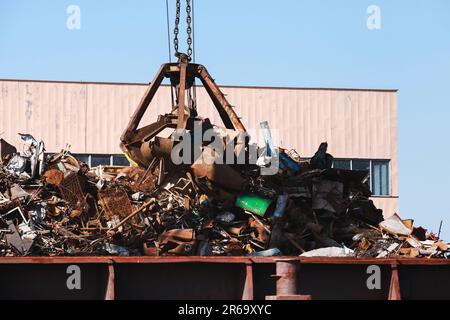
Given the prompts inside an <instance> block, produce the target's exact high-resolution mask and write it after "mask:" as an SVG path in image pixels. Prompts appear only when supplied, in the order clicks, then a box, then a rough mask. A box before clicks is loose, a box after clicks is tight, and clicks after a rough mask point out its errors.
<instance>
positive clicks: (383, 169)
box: [372, 161, 389, 196]
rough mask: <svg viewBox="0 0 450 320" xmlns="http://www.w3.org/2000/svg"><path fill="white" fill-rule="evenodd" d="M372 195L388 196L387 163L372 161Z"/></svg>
mask: <svg viewBox="0 0 450 320" xmlns="http://www.w3.org/2000/svg"><path fill="white" fill-rule="evenodd" d="M372 193H373V194H374V195H376V196H387V195H389V161H372Z"/></svg>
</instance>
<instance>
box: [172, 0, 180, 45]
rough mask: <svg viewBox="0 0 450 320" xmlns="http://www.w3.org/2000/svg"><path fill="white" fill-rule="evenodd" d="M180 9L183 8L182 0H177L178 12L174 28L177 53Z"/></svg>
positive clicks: (174, 42) (174, 43)
mask: <svg viewBox="0 0 450 320" xmlns="http://www.w3.org/2000/svg"><path fill="white" fill-rule="evenodd" d="M180 9H181V0H177V13H176V18H175V28H174V29H173V33H174V38H173V46H174V48H175V53H177V52H178V33H179V29H178V25H179V24H180Z"/></svg>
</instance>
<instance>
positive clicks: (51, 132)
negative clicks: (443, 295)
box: [0, 79, 399, 216]
mask: <svg viewBox="0 0 450 320" xmlns="http://www.w3.org/2000/svg"><path fill="white" fill-rule="evenodd" d="M146 87H147V84H140V83H139V84H138V83H98V82H97V83H94V82H69V81H41V80H8V79H6V80H0V114H1V115H2V117H1V118H0V138H2V139H4V140H6V141H8V142H9V143H11V144H13V145H15V146H21V145H22V146H23V141H21V140H20V137H19V136H18V134H17V133H19V132H20V133H29V134H32V135H33V136H34V137H35V138H37V139H42V140H43V141H44V142H45V144H46V145H45V147H46V151H47V152H48V153H53V152H58V151H60V150H61V149H63V148H66V146H67V144H69V145H70V151H71V152H72V153H74V154H76V156H77V157H78V158H79V159H80V160H82V161H84V162H86V163H88V164H89V165H91V166H96V165H100V164H104V165H123V164H127V163H128V162H127V160H126V158H125V157H124V156H123V154H122V151H121V149H120V147H119V142H120V139H119V138H120V135H121V133H122V131H123V129H124V128H125V126H126V125H127V122H128V120H129V117H130V115H131V114H132V113H133V111H134V110H135V108H136V106H137V105H138V103H139V101H140V99H141V97H142V95H143V94H144V92H145V90H146ZM221 90H222V91H223V92H224V93H225V94H226V96H227V100H228V101H229V102H230V103H231V104H232V105H233V106H235V111H236V113H237V114H238V115H239V116H240V117H241V121H242V122H243V124H244V125H245V126H246V128H247V129H248V130H249V132H250V133H251V134H252V133H253V134H252V138H254V139H255V140H254V141H257V142H261V141H262V136H261V134H260V133H259V131H258V128H259V123H260V122H261V121H264V120H267V121H268V122H269V124H270V127H271V130H272V132H273V133H274V138H275V142H277V145H279V146H281V147H284V148H286V149H295V150H296V151H297V152H298V153H299V154H300V156H301V157H302V158H309V157H311V156H312V155H313V154H314V153H315V151H316V150H317V148H318V146H319V144H320V143H321V142H324V141H327V142H328V145H329V148H328V152H329V153H331V154H332V155H333V156H334V157H335V160H334V167H338V168H344V169H355V170H358V169H361V170H362V169H364V170H369V171H370V180H371V182H370V183H371V188H372V193H373V195H374V196H373V201H374V202H375V205H376V206H377V207H379V208H381V209H383V212H384V215H385V216H389V215H392V214H393V213H395V212H397V213H398V212H399V208H398V197H399V191H398V158H397V153H398V152H397V90H375V89H333V88H284V87H249V86H245V87H244V86H221ZM170 94H171V93H170V86H163V87H161V88H160V90H159V91H158V92H157V94H156V96H155V99H154V100H153V101H152V104H151V105H150V108H149V111H148V112H147V113H148V114H146V118H144V121H145V122H146V123H150V122H151V121H154V120H155V119H156V116H157V115H158V114H164V113H166V112H168V110H170V107H171V106H170V101H171V99H170ZM197 103H198V110H199V114H201V115H202V116H204V117H209V118H210V119H211V122H212V123H215V124H221V122H220V117H219V115H218V113H217V111H216V110H215V109H214V107H213V106H212V103H211V101H210V99H209V97H208V96H207V94H206V92H205V91H204V90H203V88H202V87H198V88H197ZM23 147H24V148H25V146H23Z"/></svg>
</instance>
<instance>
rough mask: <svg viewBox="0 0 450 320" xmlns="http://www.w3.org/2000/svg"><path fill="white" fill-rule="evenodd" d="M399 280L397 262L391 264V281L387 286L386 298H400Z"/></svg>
mask: <svg viewBox="0 0 450 320" xmlns="http://www.w3.org/2000/svg"><path fill="white" fill-rule="evenodd" d="M401 299H402V295H401V291H400V280H399V277H398V266H397V263H392V264H391V283H390V286H389V295H388V300H401Z"/></svg>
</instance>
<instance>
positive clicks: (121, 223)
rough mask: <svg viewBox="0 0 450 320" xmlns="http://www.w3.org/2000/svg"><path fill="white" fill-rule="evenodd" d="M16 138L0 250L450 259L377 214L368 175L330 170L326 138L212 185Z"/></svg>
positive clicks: (5, 174)
mask: <svg viewBox="0 0 450 320" xmlns="http://www.w3.org/2000/svg"><path fill="white" fill-rule="evenodd" d="M21 136H22V139H23V140H24V141H25V142H26V143H27V144H28V146H29V150H28V151H26V152H16V151H15V148H14V147H11V146H9V148H6V146H7V144H6V142H4V141H2V163H1V165H0V197H1V201H0V255H1V256H22V255H45V256H55V255H58V256H61V255H152V256H153V255H201V256H205V255H249V254H250V255H281V254H283V255H298V254H303V255H305V256H317V255H318V256H361V257H388V256H398V255H403V256H408V257H417V256H434V257H447V256H448V255H449V251H448V247H447V245H446V244H445V243H443V242H442V241H439V240H438V239H436V238H433V235H428V236H427V235H426V234H425V230H424V229H422V228H414V227H413V226H412V222H411V221H408V220H406V221H402V220H401V219H400V218H398V216H396V215H394V216H393V217H391V218H389V219H386V220H384V221H383V218H382V212H381V210H379V209H377V208H376V207H375V206H374V205H373V203H372V201H371V200H369V199H368V197H369V196H370V190H369V187H368V185H367V184H366V183H365V180H366V178H367V175H368V173H367V172H364V171H349V170H339V169H332V168H330V167H331V161H332V156H331V155H329V154H327V153H326V147H327V146H326V144H322V145H321V147H320V148H319V150H318V152H317V153H316V154H315V155H314V156H313V157H312V158H311V160H310V161H301V160H300V157H299V156H298V154H297V153H296V152H293V151H291V152H287V151H285V150H281V149H280V150H279V151H280V155H279V156H280V157H279V158H280V169H279V171H278V173H277V174H275V175H267V176H263V175H260V174H259V173H260V172H259V171H260V168H259V167H258V166H254V167H250V168H249V167H245V170H243V171H240V172H239V171H238V170H234V174H236V175H237V177H238V180H237V181H235V180H233V181H229V182H227V185H226V186H225V185H222V186H220V185H219V184H217V183H214V182H212V181H211V180H210V179H208V177H207V175H204V176H202V175H201V174H200V173H199V172H198V171H201V170H194V169H192V167H188V169H186V168H178V170H173V169H172V170H165V169H164V165H161V164H162V163H163V161H160V160H161V159H158V160H155V161H153V164H152V165H151V166H149V167H148V168H142V167H139V166H131V167H102V166H100V167H96V168H89V167H88V165H87V164H85V163H82V162H79V161H77V160H76V159H75V158H74V157H73V156H72V155H71V154H70V152H68V151H67V150H63V151H62V152H60V153H58V154H54V155H47V156H46V157H44V144H43V142H38V141H37V140H35V139H34V138H33V137H32V136H30V135H21ZM155 159H157V158H155ZM228 174H229V172H228ZM234 179H236V177H235V178H234ZM233 188H235V189H234V190H233Z"/></svg>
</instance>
